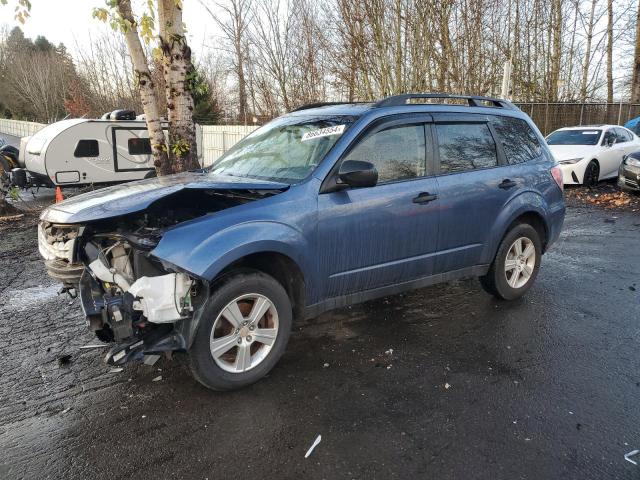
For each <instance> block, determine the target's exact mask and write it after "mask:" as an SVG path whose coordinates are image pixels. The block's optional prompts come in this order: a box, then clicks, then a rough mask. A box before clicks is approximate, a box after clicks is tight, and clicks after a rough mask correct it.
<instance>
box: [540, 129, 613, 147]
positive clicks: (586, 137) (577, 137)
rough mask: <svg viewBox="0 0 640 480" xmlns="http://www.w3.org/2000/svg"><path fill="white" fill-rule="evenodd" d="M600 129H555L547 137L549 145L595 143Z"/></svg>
mask: <svg viewBox="0 0 640 480" xmlns="http://www.w3.org/2000/svg"><path fill="white" fill-rule="evenodd" d="M601 134H602V130H595V129H593V128H590V129H588V130H587V129H585V130H556V131H555V132H553V133H552V134H551V135H549V136H548V137H547V143H548V144H549V145H597V144H598V140H600V135H601Z"/></svg>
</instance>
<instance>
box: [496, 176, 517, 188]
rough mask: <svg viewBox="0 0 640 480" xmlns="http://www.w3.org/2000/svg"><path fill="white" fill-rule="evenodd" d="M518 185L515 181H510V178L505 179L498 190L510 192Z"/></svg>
mask: <svg viewBox="0 0 640 480" xmlns="http://www.w3.org/2000/svg"><path fill="white" fill-rule="evenodd" d="M516 185H517V183H516V182H514V181H513V180H509V179H508V178H505V179H504V180H503V181H502V182H501V183H500V185H498V188H502V189H503V190H509V189H510V188H513V187H515V186H516Z"/></svg>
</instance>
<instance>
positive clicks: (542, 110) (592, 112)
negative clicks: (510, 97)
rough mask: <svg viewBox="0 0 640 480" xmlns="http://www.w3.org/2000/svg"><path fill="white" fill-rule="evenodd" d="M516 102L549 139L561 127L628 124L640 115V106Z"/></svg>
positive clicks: (621, 103)
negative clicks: (549, 135)
mask: <svg viewBox="0 0 640 480" xmlns="http://www.w3.org/2000/svg"><path fill="white" fill-rule="evenodd" d="M514 103H515V104H516V105H517V106H518V107H519V108H520V109H521V110H522V111H523V112H524V113H526V114H527V115H529V116H530V117H531V119H532V120H533V121H534V123H535V124H536V125H537V126H538V128H539V129H540V131H541V132H542V134H543V135H545V136H546V135H548V134H549V133H551V132H553V131H554V130H557V129H558V128H562V127H574V126H576V125H597V124H612V125H624V124H625V123H626V122H628V121H629V120H631V119H632V118H636V117H638V116H640V103H624V102H620V103H559V102H558V103H543V102H514Z"/></svg>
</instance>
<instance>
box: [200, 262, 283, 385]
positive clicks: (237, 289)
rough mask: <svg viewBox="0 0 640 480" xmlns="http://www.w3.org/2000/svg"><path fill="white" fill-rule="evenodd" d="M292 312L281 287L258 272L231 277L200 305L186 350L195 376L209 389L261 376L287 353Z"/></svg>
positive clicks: (252, 380) (250, 381) (244, 382)
mask: <svg viewBox="0 0 640 480" xmlns="http://www.w3.org/2000/svg"><path fill="white" fill-rule="evenodd" d="M292 316H293V313H292V308H291V302H290V300H289V297H288V296H287V292H286V291H285V289H284V288H283V287H282V285H280V283H278V282H277V281H276V280H275V279H274V278H272V277H270V276H269V275H266V274H264V273H261V272H242V273H238V274H234V275H230V276H229V277H227V278H226V279H225V280H223V281H222V282H221V284H220V285H218V286H217V287H216V289H215V290H214V292H213V294H212V296H211V298H210V299H209V301H208V302H207V304H206V305H205V307H204V311H203V315H202V318H201V320H200V325H199V326H198V331H197V334H196V338H195V340H194V343H193V346H192V348H191V350H190V351H189V361H190V366H191V371H192V373H193V375H194V377H195V378H196V379H197V380H198V381H199V382H200V383H202V384H203V385H204V386H205V387H208V388H210V389H212V390H234V389H237V388H241V387H244V386H247V385H250V384H252V383H254V382H256V381H258V380H260V379H261V378H262V377H264V376H265V375H266V374H267V373H268V372H269V371H270V370H271V369H272V368H273V367H274V366H275V364H276V363H277V361H278V360H279V359H280V357H281V356H282V354H283V353H284V351H285V348H286V346H287V342H288V341H289V334H290V333H291V323H292Z"/></svg>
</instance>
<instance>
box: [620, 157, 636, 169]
mask: <svg viewBox="0 0 640 480" xmlns="http://www.w3.org/2000/svg"><path fill="white" fill-rule="evenodd" d="M623 163H624V164H625V165H630V166H632V167H639V168H640V159H637V158H634V157H632V156H628V157H625V159H624V162H623Z"/></svg>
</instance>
